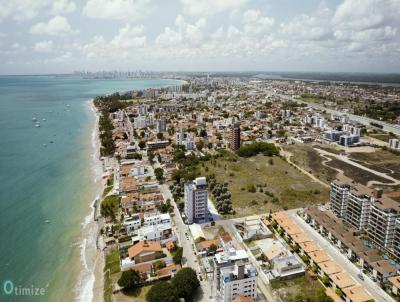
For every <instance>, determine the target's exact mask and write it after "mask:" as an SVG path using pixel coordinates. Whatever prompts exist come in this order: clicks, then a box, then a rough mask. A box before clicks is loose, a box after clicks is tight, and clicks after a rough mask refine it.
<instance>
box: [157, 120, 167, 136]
mask: <svg viewBox="0 0 400 302" xmlns="http://www.w3.org/2000/svg"><path fill="white" fill-rule="evenodd" d="M156 131H157V133H163V132H167V121H166V120H165V117H162V118H160V119H158V120H157V121H156Z"/></svg>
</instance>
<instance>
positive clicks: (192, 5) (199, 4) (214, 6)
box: [181, 0, 248, 17]
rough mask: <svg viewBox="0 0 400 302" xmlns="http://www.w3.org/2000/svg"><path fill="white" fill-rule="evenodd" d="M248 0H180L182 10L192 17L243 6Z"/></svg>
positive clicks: (205, 15)
mask: <svg viewBox="0 0 400 302" xmlns="http://www.w3.org/2000/svg"><path fill="white" fill-rule="evenodd" d="M247 2H248V0H181V3H182V5H183V12H184V13H185V14H188V15H191V16H194V17H207V16H212V15H215V14H219V13H222V12H226V11H233V10H235V9H238V8H241V7H243V6H244V5H245V4H246V3H247Z"/></svg>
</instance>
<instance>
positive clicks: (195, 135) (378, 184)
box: [94, 75, 400, 302]
mask: <svg viewBox="0 0 400 302" xmlns="http://www.w3.org/2000/svg"><path fill="white" fill-rule="evenodd" d="M179 80H181V84H179V85H175V86H169V87H162V88H154V89H146V90H140V91H139V90H135V91H129V92H126V93H116V94H111V95H105V96H98V97H97V98H96V99H95V100H94V105H95V107H96V110H97V112H98V115H99V137H100V141H101V150H100V153H101V157H102V163H103V172H104V174H103V179H104V183H105V187H104V192H103V196H99V198H98V200H97V202H96V203H95V220H97V221H98V223H99V225H100V226H101V228H100V229H101V232H100V233H99V236H98V240H97V246H98V249H101V250H103V251H104V255H105V267H104V277H103V278H104V280H103V281H104V300H105V301H130V300H132V298H133V300H134V301H148V302H158V301H160V302H164V301H171V302H172V301H179V299H184V300H185V301H223V302H231V301H234V302H251V301H268V302H270V301H277V302H279V301H282V302H283V301H285V302H286V301H309V302H324V301H346V302H371V301H377V302H378V301H400V273H399V271H400V204H399V202H400V141H399V138H400V89H399V88H392V87H381V86H377V85H360V84H350V83H347V84H343V83H333V82H332V83H330V82H312V81H294V80H293V81H289V80H267V79H262V78H256V77H253V78H246V77H223V76H214V77H210V76H209V75H197V76H181V77H180V78H179Z"/></svg>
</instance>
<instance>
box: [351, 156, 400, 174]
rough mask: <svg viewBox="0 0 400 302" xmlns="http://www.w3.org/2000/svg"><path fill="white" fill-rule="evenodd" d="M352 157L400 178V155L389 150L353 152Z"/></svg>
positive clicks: (363, 163) (372, 167)
mask: <svg viewBox="0 0 400 302" xmlns="http://www.w3.org/2000/svg"><path fill="white" fill-rule="evenodd" d="M350 159H352V160H355V161H357V162H359V163H360V164H362V165H364V166H366V167H368V168H370V169H374V170H376V171H379V172H382V173H388V175H390V176H392V177H394V178H396V179H400V156H397V155H395V154H393V153H391V152H389V151H385V150H379V151H376V152H372V153H351V154H350Z"/></svg>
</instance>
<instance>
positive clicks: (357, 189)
mask: <svg viewBox="0 0 400 302" xmlns="http://www.w3.org/2000/svg"><path fill="white" fill-rule="evenodd" d="M369 193H370V191H369V190H367V188H365V187H363V186H354V187H352V188H351V190H350V193H349V199H348V203H347V208H346V215H345V216H344V221H346V222H347V223H349V224H350V225H352V226H353V227H355V228H356V229H358V230H366V229H367V227H368V220H369V213H370V212H371V204H372V203H373V198H372V197H371V195H369Z"/></svg>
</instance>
